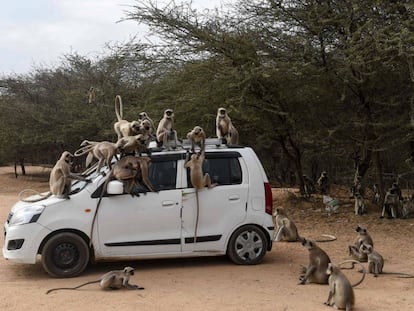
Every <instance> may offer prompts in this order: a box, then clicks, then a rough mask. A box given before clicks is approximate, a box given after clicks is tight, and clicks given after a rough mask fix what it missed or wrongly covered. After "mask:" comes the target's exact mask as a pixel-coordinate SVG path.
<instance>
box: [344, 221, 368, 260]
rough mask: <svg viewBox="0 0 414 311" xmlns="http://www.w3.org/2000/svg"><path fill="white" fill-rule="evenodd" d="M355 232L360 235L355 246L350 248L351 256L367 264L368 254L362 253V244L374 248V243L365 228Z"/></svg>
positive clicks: (359, 228)
mask: <svg viewBox="0 0 414 311" xmlns="http://www.w3.org/2000/svg"><path fill="white" fill-rule="evenodd" d="M355 231H356V232H357V233H358V235H357V237H356V239H355V242H354V245H349V246H348V251H349V255H351V256H352V257H353V258H355V259H356V260H358V261H360V262H366V261H367V260H368V256H367V254H365V253H363V252H361V246H362V244H367V245H371V246H372V247H374V242H373V241H372V238H371V236H370V235H369V233H368V230H367V229H366V228H364V227H361V226H358V227H357V228H356V229H355Z"/></svg>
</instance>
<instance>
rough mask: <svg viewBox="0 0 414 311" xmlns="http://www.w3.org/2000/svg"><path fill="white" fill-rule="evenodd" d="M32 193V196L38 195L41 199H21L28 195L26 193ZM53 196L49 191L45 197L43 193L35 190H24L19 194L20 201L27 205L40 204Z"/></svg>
mask: <svg viewBox="0 0 414 311" xmlns="http://www.w3.org/2000/svg"><path fill="white" fill-rule="evenodd" d="M29 191H30V192H32V194H37V195H39V196H40V198H38V199H33V200H27V199H22V198H21V197H22V195H23V194H24V193H26V192H29ZM51 195H52V193H51V192H50V191H49V192H48V193H46V194H45V195H43V194H42V193H41V192H39V191H36V190H33V189H24V190H22V191H20V192H19V194H18V197H19V200H20V201H22V202H26V203H35V202H39V201H42V200H46V199H47V198H48V197H50V196H51Z"/></svg>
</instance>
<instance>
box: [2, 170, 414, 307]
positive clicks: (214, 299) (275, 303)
mask: <svg viewBox="0 0 414 311" xmlns="http://www.w3.org/2000/svg"><path fill="white" fill-rule="evenodd" d="M41 171H42V170H41V169H39V168H33V167H29V168H28V173H29V174H30V175H29V176H26V177H22V176H19V178H17V179H15V178H14V175H13V174H12V168H10V167H3V168H0V222H1V223H3V222H4V221H5V219H6V217H7V214H8V211H9V209H10V207H11V206H12V205H13V203H14V202H15V201H16V200H17V197H18V196H17V194H18V193H19V192H20V191H21V190H23V189H26V188H32V189H37V190H46V189H47V182H45V181H47V176H46V177H45V175H44V174H43V175H42V174H40V173H41ZM43 173H44V172H43ZM341 193H342V197H341ZM337 197H339V199H340V200H341V202H345V201H346V200H347V198H346V194H344V193H343V192H340V191H338V192H337ZM274 201H275V202H274V204H275V205H283V206H284V207H285V208H287V209H288V211H289V212H290V214H291V216H292V218H293V219H294V220H295V222H296V224H297V226H298V228H299V232H300V234H301V235H302V236H304V237H309V238H316V237H318V236H319V234H321V233H329V234H334V235H336V236H337V237H338V240H337V241H335V242H331V243H323V244H320V246H321V247H322V248H324V249H325V250H326V251H327V253H328V254H329V256H330V257H331V259H332V261H333V262H339V261H342V260H344V259H348V256H347V246H348V244H350V243H352V242H353V240H354V238H355V232H354V229H355V227H356V226H357V225H358V224H361V225H365V226H367V227H368V230H369V231H370V233H371V235H372V237H373V239H374V243H375V247H376V249H377V251H379V252H380V253H382V255H383V256H384V258H385V260H386V262H385V269H384V271H399V272H408V273H414V260H413V259H414V248H413V245H414V243H413V237H414V220H413V219H408V220H387V219H379V218H378V216H379V213H378V208H375V207H370V210H369V214H368V215H364V216H354V215H353V214H352V207H350V206H348V207H342V208H341V210H340V211H339V212H338V213H337V214H335V215H331V216H329V215H327V214H326V213H325V212H324V211H323V210H321V207H322V204H321V202H320V201H321V199H320V198H313V199H312V200H311V201H308V202H306V201H302V200H300V199H298V198H296V197H295V195H294V194H293V193H292V192H289V191H281V190H276V189H275V190H274ZM307 262H308V253H307V251H306V250H305V249H304V248H302V246H301V245H300V244H299V243H275V244H274V245H273V249H272V251H271V252H269V253H268V254H267V255H266V256H265V259H264V261H263V263H262V264H260V265H256V266H249V267H247V266H236V265H233V264H232V263H230V262H229V260H227V258H225V257H217V258H198V259H185V260H177V259H175V260H151V261H150V260H148V261H135V262H129V263H128V264H129V265H132V266H134V267H135V268H136V272H137V273H136V274H135V275H134V277H133V279H132V283H137V284H139V285H141V286H144V287H145V290H143V291H127V290H120V291H111V292H104V291H101V290H100V289H99V287H98V286H97V284H92V285H88V286H87V287H84V288H83V289H82V290H78V291H60V292H54V293H51V294H49V295H46V294H45V292H46V290H48V289H50V288H54V287H62V286H63V287H71V286H76V285H78V284H81V283H84V282H87V281H90V280H94V279H96V278H98V277H99V276H100V275H102V274H104V273H105V272H107V271H108V270H112V269H120V268H122V267H123V266H124V264H125V263H116V264H108V263H105V264H96V265H94V266H91V267H89V268H88V269H87V271H86V272H85V273H84V274H83V275H82V276H80V277H77V278H72V279H53V278H50V277H49V276H48V275H47V274H46V273H45V272H44V271H43V269H42V267H41V265H40V264H37V265H21V264H16V263H12V262H8V261H6V260H4V259H3V258H0V282H1V291H0V310H60V311H63V310H274V311H278V310H301V311H303V310H325V311H326V310H332V309H331V308H330V307H327V306H325V305H324V304H323V302H324V301H325V300H326V298H327V296H328V286H327V285H312V284H309V285H298V277H299V270H300V266H301V265H306V264H307ZM346 274H347V275H348V277H349V278H350V279H352V280H357V279H358V278H359V277H360V274H359V273H357V272H355V271H349V270H348V271H347V272H346ZM355 296H356V304H355V309H354V310H359V311H363V310H365V311H368V310H398V311H404V310H414V279H413V278H411V279H403V278H396V277H392V276H379V277H378V278H374V277H373V276H372V275H368V276H367V277H366V279H365V281H364V282H363V283H362V284H361V285H360V286H358V287H356V288H355Z"/></svg>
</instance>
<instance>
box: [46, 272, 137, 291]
mask: <svg viewBox="0 0 414 311" xmlns="http://www.w3.org/2000/svg"><path fill="white" fill-rule="evenodd" d="M132 275H134V268H132V267H125V268H124V269H123V270H114V271H109V272H107V273H105V274H104V275H102V276H101V277H100V278H99V280H96V281H90V282H86V283H83V284H81V285H78V286H76V287H59V288H52V289H49V290H48V291H47V292H46V295H47V294H49V293H51V292H54V291H56V290H62V289H65V290H76V289H78V288H81V287H83V286H85V285H88V284H94V283H99V285H100V286H101V289H103V290H107V289H120V288H126V289H144V287H140V286H139V285H132V284H129V279H130V277H131V276H132Z"/></svg>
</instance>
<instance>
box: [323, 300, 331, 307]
mask: <svg viewBox="0 0 414 311" xmlns="http://www.w3.org/2000/svg"><path fill="white" fill-rule="evenodd" d="M323 304H324V305H326V306H329V307H330V306H331V303H330V302H329V301H325V302H324V303H323Z"/></svg>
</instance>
